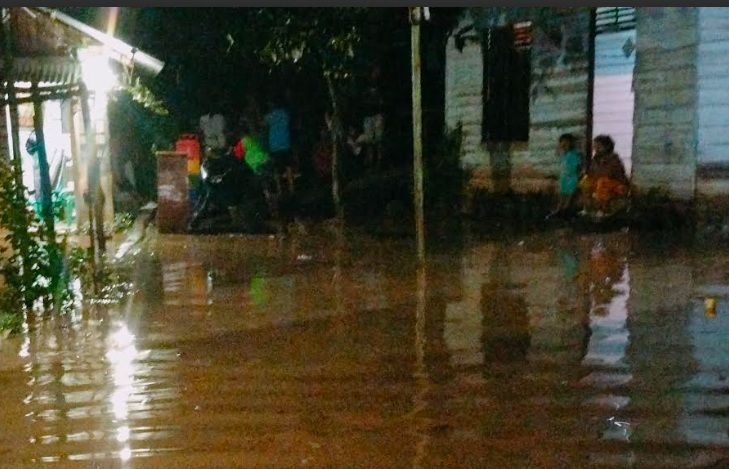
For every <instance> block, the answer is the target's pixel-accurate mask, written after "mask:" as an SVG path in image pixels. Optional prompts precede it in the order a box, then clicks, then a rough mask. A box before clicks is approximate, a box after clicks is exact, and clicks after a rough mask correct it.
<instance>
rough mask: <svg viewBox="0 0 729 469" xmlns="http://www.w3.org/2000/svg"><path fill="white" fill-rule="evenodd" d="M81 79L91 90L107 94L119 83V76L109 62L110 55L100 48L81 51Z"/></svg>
mask: <svg viewBox="0 0 729 469" xmlns="http://www.w3.org/2000/svg"><path fill="white" fill-rule="evenodd" d="M79 60H80V61H81V79H82V80H83V82H84V83H85V84H86V86H87V87H88V89H89V90H91V91H94V92H95V93H97V94H106V93H108V92H109V91H111V90H112V89H113V88H114V87H115V86H116V85H117V84H118V81H117V78H116V74H115V73H114V71H113V70H112V69H111V64H110V63H109V56H108V55H106V54H104V53H101V52H100V51H98V50H89V49H84V50H82V51H79Z"/></svg>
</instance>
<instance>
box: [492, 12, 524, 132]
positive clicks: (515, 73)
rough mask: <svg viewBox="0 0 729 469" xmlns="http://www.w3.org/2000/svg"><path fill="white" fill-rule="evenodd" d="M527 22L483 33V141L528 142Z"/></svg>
mask: <svg viewBox="0 0 729 469" xmlns="http://www.w3.org/2000/svg"><path fill="white" fill-rule="evenodd" d="M531 45H532V31H531V23H528V22H524V23H516V24H513V25H510V26H506V27H499V28H489V29H487V30H485V31H484V36H483V41H482V51H483V59H484V60H483V63H484V74H483V77H484V78H483V80H484V81H483V125H482V129H481V130H482V134H481V136H482V140H483V141H485V142H525V141H527V140H529V90H530V84H531Z"/></svg>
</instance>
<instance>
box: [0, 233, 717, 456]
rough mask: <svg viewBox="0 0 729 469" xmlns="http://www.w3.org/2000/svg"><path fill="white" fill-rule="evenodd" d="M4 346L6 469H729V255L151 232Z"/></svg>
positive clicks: (563, 238)
mask: <svg viewBox="0 0 729 469" xmlns="http://www.w3.org/2000/svg"><path fill="white" fill-rule="evenodd" d="M135 264H136V268H135V273H134V279H133V280H134V282H135V285H136V289H137V291H136V293H135V294H134V295H133V296H132V297H131V298H129V299H128V300H127V301H124V302H123V303H122V304H120V305H118V306H113V307H103V306H96V307H94V308H86V309H84V310H82V311H79V312H78V313H77V314H75V315H70V316H67V317H60V318H54V319H52V320H46V321H41V322H38V323H36V324H34V325H33V326H32V327H31V328H29V329H27V330H26V332H25V333H22V334H19V335H18V336H15V337H11V338H9V339H6V340H3V341H2V342H0V398H1V400H0V467H2V468H16V467H18V468H22V467H45V466H48V467H64V468H65V467H80V468H107V467H108V468H117V467H119V468H175V469H182V468H213V467H215V468H231V467H332V468H345V467H347V468H348V467H367V468H369V467H383V468H389V467H423V468H430V467H457V468H458V467H475V468H482V467H494V468H499V469H501V468H512V467H513V468H541V467H545V468H552V467H554V468H564V467H575V468H583V467H717V468H719V467H729V433H728V432H729V268H728V267H729V248H721V247H717V246H699V247H696V246H693V247H688V246H686V245H679V244H676V243H668V242H658V241H656V240H655V239H653V240H651V239H646V238H645V236H644V235H639V234H636V233H627V232H616V233H611V234H590V235H578V234H575V233H572V232H571V231H567V230H565V231H555V232H551V233H548V234H543V233H542V234H530V235H522V236H516V235H512V236H508V237H507V236H504V237H501V238H499V239H496V238H494V239H485V238H480V239H478V238H473V239H471V240H469V241H467V242H463V243H459V244H458V246H457V247H455V245H452V246H451V247H445V246H443V245H441V246H437V247H435V248H434V249H433V250H431V251H430V253H429V256H428V261H427V265H426V266H425V267H424V268H420V269H419V268H418V267H417V265H416V263H415V256H414V253H413V243H412V241H411V240H407V239H398V240H392V239H375V238H372V237H368V236H365V235H362V234H353V233H348V234H346V235H344V236H343V237H337V236H336V235H335V234H334V233H333V232H332V231H331V230H327V229H325V228H322V229H321V230H318V231H317V230H313V231H311V232H309V233H307V234H297V235H296V236H292V237H289V238H286V239H280V238H277V237H268V236H260V237H253V236H194V237H193V236H171V235H157V234H155V233H152V234H151V235H150V237H149V238H148V239H147V240H146V241H145V245H144V247H143V249H142V250H141V252H139V253H137V254H136V262H135Z"/></svg>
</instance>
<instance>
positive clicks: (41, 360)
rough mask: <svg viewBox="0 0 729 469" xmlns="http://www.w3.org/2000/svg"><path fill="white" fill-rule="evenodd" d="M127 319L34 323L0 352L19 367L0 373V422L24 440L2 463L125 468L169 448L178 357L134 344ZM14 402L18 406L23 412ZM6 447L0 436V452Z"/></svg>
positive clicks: (90, 314) (99, 316)
mask: <svg viewBox="0 0 729 469" xmlns="http://www.w3.org/2000/svg"><path fill="white" fill-rule="evenodd" d="M129 308H130V306H128V305H127V306H125V307H123V308H122V309H123V310H124V311H128V310H129ZM131 308H133V306H132V307H131ZM133 318H134V314H132V315H129V314H120V313H119V312H118V311H101V310H96V311H86V312H85V313H84V314H83V315H82V317H80V318H74V317H70V316H68V317H65V316H64V317H57V318H53V319H47V320H42V321H40V320H36V321H35V323H34V324H33V325H32V326H31V327H30V328H29V329H28V330H27V332H26V333H25V334H23V336H22V337H19V338H18V339H17V342H16V345H15V347H13V350H10V347H8V348H6V347H3V349H2V351H1V352H0V363H2V362H7V360H8V358H9V354H10V353H11V352H12V353H15V354H16V356H17V357H18V358H19V359H20V360H21V363H19V368H17V369H16V370H17V371H7V372H6V376H8V377H9V378H8V380H6V381H5V384H6V385H5V386H4V408H3V409H1V410H0V419H2V421H3V422H4V426H5V429H6V431H9V432H10V433H11V434H14V435H15V439H20V438H23V437H24V438H25V440H26V444H25V445H23V444H20V443H18V444H17V445H16V446H15V448H16V449H15V450H14V452H13V453H12V457H11V458H10V459H9V460H6V462H5V463H4V464H8V465H9V466H8V467H15V466H16V465H19V464H23V463H30V462H34V461H36V462H41V461H42V462H57V463H60V462H64V461H67V462H70V461H97V462H99V463H101V462H102V461H107V462H103V464H107V463H108V461H113V460H116V461H118V462H127V463H131V460H133V459H134V458H135V457H137V456H149V455H153V454H155V453H156V452H157V451H160V450H169V449H172V448H173V446H170V444H169V441H170V439H171V438H173V437H174V436H175V434H176V432H177V429H176V426H175V425H173V424H172V423H170V422H167V423H165V420H166V418H167V417H168V416H169V414H170V412H172V411H174V408H175V400H176V399H177V397H178V396H179V390H178V386H179V383H177V380H176V379H175V375H176V373H177V362H178V356H177V354H176V353H175V350H174V349H160V348H157V347H154V346H151V347H150V346H145V345H144V342H140V341H139V339H138V337H136V336H135V333H134V332H133V330H132V329H131V328H130V326H129V320H130V319H133ZM21 373H22V374H21ZM13 399H17V401H16V402H18V403H21V402H22V403H21V406H22V411H21V412H22V415H21V414H20V413H19V412H18V410H20V409H21V408H19V407H18V406H17V404H14V403H13ZM165 441H167V443H165ZM5 444H6V443H5V442H4V439H0V450H5V451H7V448H4V446H5ZM124 467H126V466H124Z"/></svg>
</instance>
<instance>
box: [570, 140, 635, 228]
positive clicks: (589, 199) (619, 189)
mask: <svg viewBox="0 0 729 469" xmlns="http://www.w3.org/2000/svg"><path fill="white" fill-rule="evenodd" d="M593 150H594V151H593V156H592V159H591V160H590V162H589V163H588V165H587V171H586V174H585V177H583V178H582V181H580V189H581V191H582V195H583V203H584V208H585V211H586V212H594V213H595V214H596V215H597V216H598V217H599V216H604V215H609V214H612V213H614V212H616V211H617V210H619V209H620V206H619V205H618V203H617V202H619V201H623V200H624V199H625V196H627V195H628V191H629V189H630V181H629V180H628V176H627V175H626V173H625V167H623V163H622V161H620V157H619V156H618V155H617V154H615V152H614V150H615V142H614V141H613V139H612V138H610V136H608V135H598V136H597V137H595V139H594V140H593Z"/></svg>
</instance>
